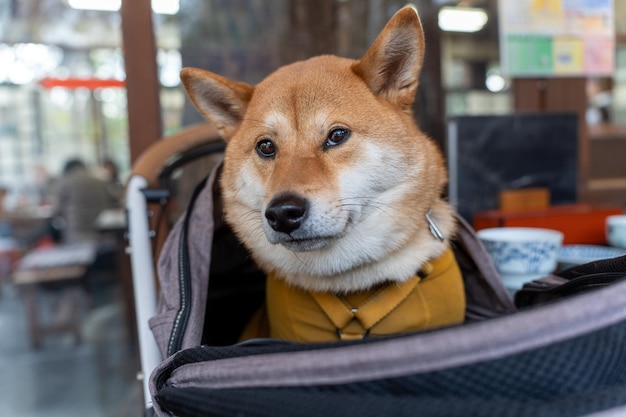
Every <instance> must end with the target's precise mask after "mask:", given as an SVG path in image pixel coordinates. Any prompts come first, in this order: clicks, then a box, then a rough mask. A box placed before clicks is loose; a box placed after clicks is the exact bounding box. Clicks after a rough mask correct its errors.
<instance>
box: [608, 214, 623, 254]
mask: <svg viewBox="0 0 626 417" xmlns="http://www.w3.org/2000/svg"><path fill="white" fill-rule="evenodd" d="M606 240H607V241H608V242H609V245H611V246H613V247H616V248H622V249H626V214H615V215H613V216H609V217H607V218H606Z"/></svg>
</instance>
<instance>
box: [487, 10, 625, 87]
mask: <svg viewBox="0 0 626 417" xmlns="http://www.w3.org/2000/svg"><path fill="white" fill-rule="evenodd" d="M613 1H614V0H499V1H498V14H499V24H500V57H501V58H500V59H501V63H502V69H503V72H504V73H506V74H508V75H509V76H511V77H562V76H606V75H611V74H612V73H613V69H614V61H615V23H614V11H613V10H614V9H613Z"/></svg>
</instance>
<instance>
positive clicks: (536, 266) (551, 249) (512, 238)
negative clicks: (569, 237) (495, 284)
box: [477, 227, 563, 276]
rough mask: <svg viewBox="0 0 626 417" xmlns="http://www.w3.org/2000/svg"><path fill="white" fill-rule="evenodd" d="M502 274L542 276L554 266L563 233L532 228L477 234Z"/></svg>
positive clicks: (493, 229) (487, 231)
mask: <svg viewBox="0 0 626 417" xmlns="http://www.w3.org/2000/svg"><path fill="white" fill-rule="evenodd" d="M477 236H478V238H479V239H480V240H481V242H482V243H483V245H484V246H485V248H486V249H487V252H488V253H489V255H490V256H491V258H492V259H493V262H494V264H495V267H496V269H497V270H498V272H500V274H502V275H524V276H541V275H545V274H549V273H551V272H553V271H554V270H555V269H556V267H557V261H558V255H559V249H560V248H561V245H562V243H563V233H561V232H559V231H558V230H551V229H540V228H533V227H496V228H491V229H483V230H479V231H478V232H477Z"/></svg>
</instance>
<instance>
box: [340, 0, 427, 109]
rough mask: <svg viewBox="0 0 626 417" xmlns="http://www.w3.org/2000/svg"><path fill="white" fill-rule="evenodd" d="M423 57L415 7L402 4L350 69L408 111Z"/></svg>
mask: <svg viewBox="0 0 626 417" xmlns="http://www.w3.org/2000/svg"><path fill="white" fill-rule="evenodd" d="M423 61H424V32H423V30H422V24H421V22H420V19H419V16H418V14H417V10H416V9H415V8H414V7H412V6H405V7H403V8H402V9H401V10H399V11H398V12H397V13H396V14H395V15H394V16H393V17H392V18H391V20H390V21H389V22H388V23H387V25H386V26H385V27H384V29H383V30H382V32H381V33H380V35H378V38H376V40H375V41H374V43H373V44H372V46H371V47H370V49H369V50H368V51H367V52H366V53H365V55H364V56H363V58H361V60H360V61H359V62H357V63H356V64H354V65H353V67H352V70H353V71H354V73H355V74H356V75H358V76H359V77H361V78H362V79H363V80H365V82H366V83H367V85H368V86H369V88H370V90H372V91H373V92H374V94H376V95H381V96H383V97H385V98H386V99H387V100H388V101H390V102H391V103H393V104H395V105H397V106H398V107H400V108H401V109H402V110H404V111H406V112H410V111H411V104H412V103H413V100H414V99H415V93H416V92H417V84H418V78H419V74H420V71H421V69H422V63H423Z"/></svg>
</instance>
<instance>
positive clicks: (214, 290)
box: [150, 169, 626, 416]
mask: <svg viewBox="0 0 626 417" xmlns="http://www.w3.org/2000/svg"><path fill="white" fill-rule="evenodd" d="M218 175H219V169H217V170H216V171H215V172H213V173H212V174H211V175H210V176H209V177H208V178H207V179H206V180H205V181H203V182H202V183H201V184H200V185H199V186H198V188H197V191H196V194H195V196H194V198H193V199H192V204H190V208H189V210H188V212H187V214H186V216H185V217H184V218H182V219H180V220H179V222H178V223H177V224H176V225H175V227H174V229H173V230H172V232H171V233H170V235H169V237H168V241H167V243H166V245H165V247H164V249H163V251H162V254H163V255H162V256H161V258H160V261H159V280H160V288H161V291H160V301H159V311H158V314H157V315H156V316H155V317H154V318H153V319H152V320H151V323H150V324H151V327H152V329H153V332H154V334H155V338H156V340H157V342H158V345H159V348H160V349H161V352H162V354H163V357H164V358H167V359H166V360H164V362H162V363H161V365H160V366H159V367H158V368H157V369H155V371H154V372H153V374H152V376H151V380H150V388H151V394H152V396H153V398H154V411H155V412H156V414H157V415H159V416H200V415H202V416H207V415H216V416H230V415H241V416H283V415H284V416H293V415H299V416H308V415H311V416H313V415H326V416H345V415H364V416H374V415H376V416H379V415H424V416H493V415H498V416H526V415H528V416H543V415H545V416H582V415H590V414H591V413H594V412H600V411H603V410H619V409H620V407H622V406H625V405H626V347H625V346H626V303H625V302H624V300H626V282H624V281H623V280H620V278H619V277H617V278H614V279H611V280H610V282H611V283H612V284H610V286H606V287H605V288H600V289H598V290H597V291H592V292H589V291H583V290H581V291H582V292H583V293H582V294H572V295H571V296H567V297H565V298H563V299H562V300H559V301H556V302H549V303H545V304H543V305H540V306H533V307H532V308H524V309H521V310H518V311H516V309H515V306H514V304H513V302H512V300H511V299H510V298H509V296H508V294H507V292H506V290H505V289H504V287H503V285H502V284H501V281H500V280H499V277H498V274H497V272H496V271H495V269H494V268H493V265H492V263H491V262H490V260H489V258H488V255H487V254H486V252H485V251H484V248H483V247H482V245H481V244H480V242H479V241H478V240H477V239H476V236H475V235H474V233H473V231H472V230H471V228H470V227H469V226H468V225H467V224H465V223H464V222H463V221H462V219H459V222H460V230H459V233H458V236H457V238H456V239H455V242H454V245H453V249H454V252H455V256H456V257H457V261H458V263H459V266H460V268H461V271H462V273H463V277H464V280H465V286H466V288H467V296H466V302H467V311H466V320H465V324H462V325H457V326H453V327H447V328H443V329H439V330H434V331H428V332H423V333H416V334H410V335H403V336H395V337H386V338H377V339H365V340H363V341H359V342H341V343H329V344H298V343H291V342H282V341H277V340H273V339H255V340H251V341H248V342H244V343H239V344H235V342H236V337H237V335H238V332H240V331H241V329H242V328H243V326H244V324H245V322H246V320H247V318H248V317H250V315H251V314H252V313H253V312H254V311H255V310H256V309H257V307H258V306H259V305H260V304H261V302H262V301H263V294H264V287H263V285H264V279H265V278H264V276H263V274H261V273H260V272H259V271H258V270H257V269H256V268H255V267H254V264H253V263H252V261H251V260H250V258H249V256H248V255H247V253H246V251H245V249H244V248H243V247H241V245H239V244H238V242H237V241H236V239H235V238H234V236H233V235H232V232H230V230H229V229H228V227H227V226H226V225H224V224H222V222H221V214H220V213H221V212H220V202H219V188H218V187H217V183H216V178H218ZM234 253H236V254H237V255H238V256H233V254H234ZM594 268H596V270H598V271H600V270H603V268H604V267H602V266H598V265H595V266H594ZM598 268H599V269H598ZM606 269H608V270H609V271H608V272H610V273H612V274H614V275H615V276H621V278H623V277H624V276H626V272H625V271H626V257H625V258H623V260H622V261H621V262H619V261H615V262H613V263H612V264H611V265H610V266H606ZM585 271H586V270H585V269H584V268H583V269H579V270H578V273H573V272H570V274H571V275H572V276H567V274H566V276H564V277H562V278H563V279H565V280H566V281H567V282H568V283H569V282H570V281H571V282H573V281H574V280H575V279H580V278H581V277H583V278H584V277H585V276H586V275H589V274H588V272H589V271H587V272H585ZM576 274H578V275H576ZM572 278H573V279H572ZM616 281H617V282H616ZM607 284H608V283H607V282H605V283H604V284H603V285H607ZM559 285H565V284H560V283H559ZM546 286H548V284H545V285H544V287H545V288H547V287H546ZM545 288H544V289H545ZM588 288H589V286H587V287H586V289H588ZM581 291H579V292H581ZM240 293H242V294H240ZM557 293H558V291H557ZM224 300H226V301H224ZM529 304H532V300H531V301H530V302H529ZM220 329H221V330H224V331H225V332H226V333H229V334H228V335H226V336H221V335H218V336H216V335H215V334H214V333H219V331H218V330H220ZM219 345H222V346H219ZM622 411H626V408H624V409H623V410H622ZM616 412H617V411H616ZM615 415H617V414H615Z"/></svg>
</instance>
